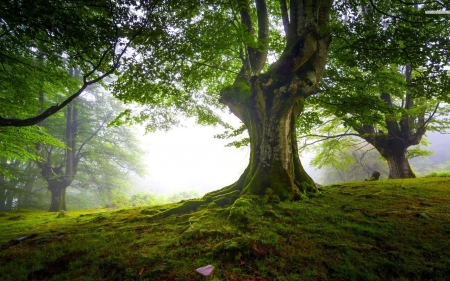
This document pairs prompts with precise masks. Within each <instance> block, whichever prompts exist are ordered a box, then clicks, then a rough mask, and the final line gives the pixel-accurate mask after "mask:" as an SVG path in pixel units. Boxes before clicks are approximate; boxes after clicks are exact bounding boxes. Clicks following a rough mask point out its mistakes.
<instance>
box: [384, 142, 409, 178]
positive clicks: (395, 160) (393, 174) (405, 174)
mask: <svg viewBox="0 0 450 281" xmlns="http://www.w3.org/2000/svg"><path fill="white" fill-rule="evenodd" d="M386 150H387V149H386ZM385 155H386V156H384V157H385V158H386V160H387V162H388V165H389V178H390V179H403V178H415V177H416V175H415V174H414V172H413V171H412V169H411V166H410V165H409V162H408V159H407V158H406V148H403V149H402V148H396V149H394V150H387V152H386V154H385Z"/></svg>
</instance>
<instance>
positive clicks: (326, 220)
mask: <svg viewBox="0 0 450 281" xmlns="http://www.w3.org/2000/svg"><path fill="white" fill-rule="evenodd" d="M322 189H323V191H322V192H321V193H320V194H318V195H315V197H313V198H309V199H305V200H302V201H299V202H280V203H274V202H270V200H261V199H258V197H251V196H248V197H245V198H244V199H242V200H241V201H242V202H241V203H242V204H236V205H235V206H233V207H232V208H234V210H233V209H232V211H231V213H230V207H220V206H217V205H215V204H210V205H208V206H207V207H206V208H204V209H201V210H198V211H196V212H191V213H187V214H181V215H179V214H174V215H170V216H168V217H166V218H160V217H158V213H160V212H161V211H164V209H169V208H171V207H173V206H175V205H165V206H160V207H153V208H150V209H149V208H137V209H124V210H90V211H77V212H68V214H69V217H63V218H57V214H55V213H48V212H43V211H42V212H40V211H16V212H12V213H0V243H1V244H2V245H3V249H2V250H1V251H0V279H1V280H204V279H205V278H204V277H201V276H200V275H198V274H197V273H196V272H195V269H196V268H198V267H202V266H206V265H208V264H212V265H214V266H215V267H216V271H215V272H214V276H213V278H212V280H229V281H231V280H260V281H261V280H449V276H450V267H449V265H450V243H449V237H450V178H448V177H447V178H445V177H441V178H437V177H430V178H421V179H408V180H385V181H377V182H356V183H348V184H341V185H333V186H325V187H322ZM244 201H245V202H244ZM30 234H37V236H35V237H34V238H30V239H28V240H25V241H23V242H21V243H18V244H15V245H12V244H11V243H9V244H8V241H10V240H11V239H14V238H18V237H21V236H25V235H30Z"/></svg>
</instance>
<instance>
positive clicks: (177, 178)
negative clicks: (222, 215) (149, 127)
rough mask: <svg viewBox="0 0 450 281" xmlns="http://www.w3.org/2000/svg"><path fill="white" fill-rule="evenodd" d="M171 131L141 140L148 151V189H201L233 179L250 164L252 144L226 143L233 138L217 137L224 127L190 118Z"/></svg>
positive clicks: (201, 191)
mask: <svg viewBox="0 0 450 281" xmlns="http://www.w3.org/2000/svg"><path fill="white" fill-rule="evenodd" d="M184 126H186V127H181V128H174V129H172V130H170V131H168V132H156V133H149V134H147V135H146V136H144V137H143V140H142V144H143V145H144V149H145V150H146V151H148V153H147V155H146V157H145V158H146V159H145V162H146V163H147V172H148V176H147V177H146V182H147V184H148V187H149V189H151V190H152V191H157V192H160V193H171V192H174V191H178V190H186V189H189V190H198V191H199V192H200V193H206V192H209V191H213V190H217V189H220V188H222V187H224V186H226V185H229V184H232V183H234V182H235V181H236V180H237V179H238V178H239V176H240V175H241V174H242V172H243V171H244V169H245V168H246V167H247V164H248V159H249V148H239V149H237V148H234V147H225V145H226V144H227V143H229V142H231V140H221V139H216V138H214V135H215V134H219V133H223V129H221V128H219V127H218V128H212V127H206V126H200V125H194V124H193V122H188V123H187V124H185V125H184Z"/></svg>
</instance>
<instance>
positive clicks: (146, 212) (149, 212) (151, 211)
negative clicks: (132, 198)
mask: <svg viewBox="0 0 450 281" xmlns="http://www.w3.org/2000/svg"><path fill="white" fill-rule="evenodd" d="M159 213H161V211H159V210H156V209H144V210H142V211H141V214H143V215H156V214H159Z"/></svg>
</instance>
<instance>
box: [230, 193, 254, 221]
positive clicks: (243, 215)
mask: <svg viewBox="0 0 450 281" xmlns="http://www.w3.org/2000/svg"><path fill="white" fill-rule="evenodd" d="M253 208H254V201H253V198H252V196H249V195H243V196H241V197H240V198H239V199H237V200H236V201H235V202H234V204H233V206H231V208H230V214H229V215H228V219H229V220H230V221H232V222H233V223H236V224H238V225H247V224H248V223H249V220H250V219H249V215H250V213H251V212H252V210H253Z"/></svg>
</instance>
